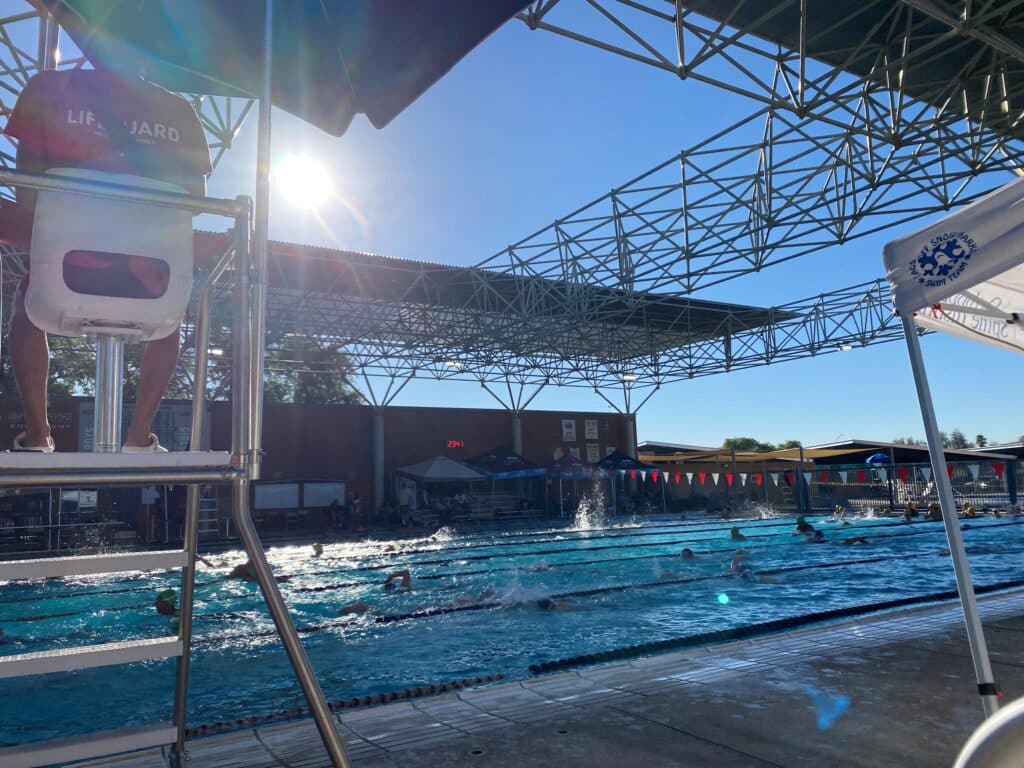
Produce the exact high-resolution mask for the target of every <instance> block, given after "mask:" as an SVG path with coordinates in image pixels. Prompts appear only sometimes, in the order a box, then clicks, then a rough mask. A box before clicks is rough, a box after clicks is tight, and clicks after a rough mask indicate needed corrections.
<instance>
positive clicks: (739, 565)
mask: <svg viewBox="0 0 1024 768" xmlns="http://www.w3.org/2000/svg"><path fill="white" fill-rule="evenodd" d="M748 559H750V553H749V552H743V551H739V552H737V553H736V554H734V555H733V556H732V560H730V561H729V571H728V573H742V572H743V569H744V568H747V569H749V568H750V567H751V565H750V563H748V562H746V561H747V560H748Z"/></svg>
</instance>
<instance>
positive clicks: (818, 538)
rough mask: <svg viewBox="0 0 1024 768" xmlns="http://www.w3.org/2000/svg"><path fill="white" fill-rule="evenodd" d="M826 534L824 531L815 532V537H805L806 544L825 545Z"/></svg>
mask: <svg viewBox="0 0 1024 768" xmlns="http://www.w3.org/2000/svg"><path fill="white" fill-rule="evenodd" d="M824 543H825V533H824V531H815V532H814V535H813V536H805V537H804V544H824Z"/></svg>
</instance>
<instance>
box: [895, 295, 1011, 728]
mask: <svg viewBox="0 0 1024 768" xmlns="http://www.w3.org/2000/svg"><path fill="white" fill-rule="evenodd" d="M901 320H902V322H903V335H904V336H905V337H906V339H907V351H908V352H909V353H910V368H911V370H912V371H913V372H914V385H915V386H916V387H917V400H918V402H919V403H920V405H921V418H922V420H923V421H924V432H925V437H926V438H927V440H928V454H929V456H930V457H931V461H932V473H933V476H934V478H935V487H936V488H937V489H938V492H939V506H940V507H941V509H942V522H943V525H945V526H946V537H947V539H948V540H949V554H950V557H951V559H952V560H953V571H954V572H955V574H956V587H957V591H958V592H959V593H960V605H961V606H963V611H964V623H965V624H966V625H967V641H968V643H969V644H970V647H971V659H972V660H973V662H974V674H975V676H976V677H977V679H978V692H979V693H980V694H981V703H982V706H983V707H984V708H985V715H986V716H988V715H992V714H994V713H995V712H996V711H997V710H998V709H999V701H998V699H997V697H996V694H997V693H998V687H997V686H996V683H995V680H994V677H993V675H992V664H991V663H990V661H989V658H988V647H987V646H986V644H985V630H984V628H983V627H982V625H981V616H980V614H979V613H978V601H977V599H976V598H975V595H974V584H973V582H972V581H971V566H970V563H969V562H968V561H967V553H966V552H965V551H964V540H963V536H962V534H961V532H960V521H959V519H957V516H956V502H955V501H954V499H953V485H952V483H950V481H949V475H948V474H946V455H945V453H943V450H942V448H943V446H942V440H941V438H940V437H939V424H938V421H937V420H936V418H935V406H934V404H933V403H932V394H931V390H930V389H929V388H928V375H927V373H926V372H925V368H924V358H923V356H922V355H921V342H920V340H919V339H918V337H917V327H916V326H915V325H914V318H913V316H912V315H911V314H910V313H909V312H908V313H905V314H904V315H903V316H902V317H901Z"/></svg>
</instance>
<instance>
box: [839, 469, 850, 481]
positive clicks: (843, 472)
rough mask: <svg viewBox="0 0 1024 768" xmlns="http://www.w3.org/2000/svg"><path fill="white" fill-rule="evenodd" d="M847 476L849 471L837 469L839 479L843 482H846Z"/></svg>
mask: <svg viewBox="0 0 1024 768" xmlns="http://www.w3.org/2000/svg"><path fill="white" fill-rule="evenodd" d="M849 476H850V473H849V472H847V471H846V470H845V469H841V470H839V479H840V480H842V481H843V482H844V483H845V482H846V478H847V477H849Z"/></svg>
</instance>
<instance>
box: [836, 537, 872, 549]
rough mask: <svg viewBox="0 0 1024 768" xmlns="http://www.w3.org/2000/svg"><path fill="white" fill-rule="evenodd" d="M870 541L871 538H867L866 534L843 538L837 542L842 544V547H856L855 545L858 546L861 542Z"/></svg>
mask: <svg viewBox="0 0 1024 768" xmlns="http://www.w3.org/2000/svg"><path fill="white" fill-rule="evenodd" d="M870 543H871V539H869V538H868V537H867V536H851V537H850V538H848V539H843V540H842V541H840V542H839V544H840V545H842V546H844V547H856V546H859V545H861V544H870Z"/></svg>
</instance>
